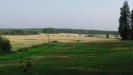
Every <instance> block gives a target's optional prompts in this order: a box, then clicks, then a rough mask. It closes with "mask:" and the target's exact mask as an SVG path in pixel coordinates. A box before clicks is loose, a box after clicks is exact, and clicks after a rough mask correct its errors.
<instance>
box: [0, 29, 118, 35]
mask: <svg viewBox="0 0 133 75" xmlns="http://www.w3.org/2000/svg"><path fill="white" fill-rule="evenodd" d="M48 30H49V33H50V34H57V33H74V34H106V33H109V34H118V32H117V31H100V30H83V29H57V28H45V29H0V34H1V35H37V34H41V33H48Z"/></svg>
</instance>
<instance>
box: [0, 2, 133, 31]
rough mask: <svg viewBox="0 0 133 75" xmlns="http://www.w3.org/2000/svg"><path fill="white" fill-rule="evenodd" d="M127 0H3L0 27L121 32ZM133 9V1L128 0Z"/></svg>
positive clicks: (0, 10)
mask: <svg viewBox="0 0 133 75" xmlns="http://www.w3.org/2000/svg"><path fill="white" fill-rule="evenodd" d="M123 2H124V0H0V28H48V27H52V28H71V29H91V30H93V29H96V30H110V31H117V30H118V26H119V22H118V19H119V16H120V7H122V5H123ZM128 2H129V5H130V8H131V9H133V1H132V0H128Z"/></svg>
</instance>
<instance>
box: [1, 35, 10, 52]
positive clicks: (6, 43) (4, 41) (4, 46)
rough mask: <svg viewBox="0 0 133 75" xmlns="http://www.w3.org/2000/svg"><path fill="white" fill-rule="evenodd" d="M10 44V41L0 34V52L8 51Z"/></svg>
mask: <svg viewBox="0 0 133 75" xmlns="http://www.w3.org/2000/svg"><path fill="white" fill-rule="evenodd" d="M10 50H11V45H10V41H9V40H8V39H6V38H4V37H2V36H0V53H7V52H10Z"/></svg>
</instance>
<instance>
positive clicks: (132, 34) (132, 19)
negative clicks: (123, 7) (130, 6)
mask: <svg viewBox="0 0 133 75" xmlns="http://www.w3.org/2000/svg"><path fill="white" fill-rule="evenodd" d="M131 39H132V40H133V10H132V13H131Z"/></svg>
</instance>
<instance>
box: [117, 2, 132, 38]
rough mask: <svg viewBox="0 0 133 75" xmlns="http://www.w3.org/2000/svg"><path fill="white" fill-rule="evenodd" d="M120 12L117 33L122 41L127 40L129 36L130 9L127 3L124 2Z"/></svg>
mask: <svg viewBox="0 0 133 75" xmlns="http://www.w3.org/2000/svg"><path fill="white" fill-rule="evenodd" d="M120 10H121V16H120V19H119V33H120V36H121V37H122V40H129V39H130V38H131V36H130V9H129V6H128V2H127V1H125V2H124V5H123V7H122V8H121V9H120Z"/></svg>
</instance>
